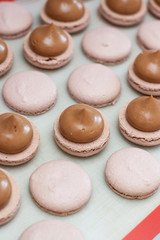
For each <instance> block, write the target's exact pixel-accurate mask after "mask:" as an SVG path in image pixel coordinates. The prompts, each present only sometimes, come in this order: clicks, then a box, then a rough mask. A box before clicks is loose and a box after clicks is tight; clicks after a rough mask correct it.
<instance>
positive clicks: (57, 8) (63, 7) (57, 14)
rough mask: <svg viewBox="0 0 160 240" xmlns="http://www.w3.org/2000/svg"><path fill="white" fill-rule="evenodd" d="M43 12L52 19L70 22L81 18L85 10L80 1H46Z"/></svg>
mask: <svg viewBox="0 0 160 240" xmlns="http://www.w3.org/2000/svg"><path fill="white" fill-rule="evenodd" d="M45 11H46V13H47V15H48V16H49V17H51V18H52V19H55V20H57V21H62V22H72V21H76V20H78V19H80V18H82V17H83V15H84V11H85V10H84V3H83V1H82V0H76V1H75V0H48V1H47V3H46V7H45Z"/></svg>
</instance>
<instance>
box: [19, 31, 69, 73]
mask: <svg viewBox="0 0 160 240" xmlns="http://www.w3.org/2000/svg"><path fill="white" fill-rule="evenodd" d="M65 33H66V35H67V37H68V48H67V49H66V51H65V52H64V53H62V54H61V55H59V56H55V57H44V56H40V55H38V54H36V53H35V52H33V51H32V49H31V48H30V45H29V37H30V34H31V33H28V34H27V36H26V37H25V39H24V43H23V53H24V57H25V58H26V60H27V61H28V62H29V63H31V64H32V65H33V66H36V67H38V68H42V69H57V68H60V67H62V66H64V65H66V64H67V63H69V62H70V61H71V59H72V55H73V40H72V38H71V36H70V35H69V34H68V33H67V32H65Z"/></svg>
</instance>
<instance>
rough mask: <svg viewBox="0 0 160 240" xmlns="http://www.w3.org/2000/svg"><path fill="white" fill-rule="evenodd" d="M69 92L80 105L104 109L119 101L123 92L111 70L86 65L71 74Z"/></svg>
mask: <svg viewBox="0 0 160 240" xmlns="http://www.w3.org/2000/svg"><path fill="white" fill-rule="evenodd" d="M68 90H69V93H70V95H71V96H72V97H73V98H74V99H75V100H76V101H78V102H80V103H86V104H88V105H92V106H95V107H103V106H107V105H111V104H114V103H115V102H116V101H117V99H118V97H119V95H120V92H121V83H120V79H119V77H118V76H117V75H116V74H115V73H114V72H113V71H112V70H111V69H109V68H107V67H105V66H103V65H101V64H86V65H82V66H80V67H78V68H76V69H75V70H74V71H73V72H72V73H71V74H70V76H69V78H68Z"/></svg>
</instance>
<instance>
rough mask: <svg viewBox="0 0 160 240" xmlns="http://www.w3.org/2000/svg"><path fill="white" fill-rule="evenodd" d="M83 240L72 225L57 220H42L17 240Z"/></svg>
mask: <svg viewBox="0 0 160 240" xmlns="http://www.w3.org/2000/svg"><path fill="white" fill-rule="evenodd" d="M44 239H45V240H64V239H65V240H84V237H83V235H82V233H81V232H80V231H79V230H78V229H77V228H76V227H75V226H73V225H71V224H69V223H67V222H62V221H59V220H43V221H40V222H37V223H34V224H32V225H31V226H29V227H28V228H27V229H26V230H25V231H24V232H23V233H22V234H21V236H20V237H19V238H18V240H44Z"/></svg>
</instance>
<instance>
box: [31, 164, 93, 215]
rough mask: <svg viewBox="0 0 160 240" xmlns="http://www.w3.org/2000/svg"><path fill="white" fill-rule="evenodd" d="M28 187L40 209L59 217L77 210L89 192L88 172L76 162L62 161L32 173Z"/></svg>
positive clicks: (90, 185)
mask: <svg viewBox="0 0 160 240" xmlns="http://www.w3.org/2000/svg"><path fill="white" fill-rule="evenodd" d="M29 187H30V193H31V195H32V198H33V200H34V201H35V203H36V204H37V205H38V206H39V207H40V208H41V209H42V210H44V211H47V212H49V213H51V214H55V215H60V216H65V215H69V214H73V213H75V212H77V211H79V210H80V209H81V208H83V207H84V206H85V205H86V203H87V202H88V201H89V199H90V196H91V192H92V184H91V180H90V178H89V176H88V174H87V173H86V172H85V171H84V170H83V169H82V168H81V167H80V166H79V165H77V164H75V163H73V162H70V161H65V160H54V161H50V162H47V163H45V164H43V165H41V166H40V167H39V168H37V169H36V170H35V171H34V172H33V174H32V175H31V177H30V181H29Z"/></svg>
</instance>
